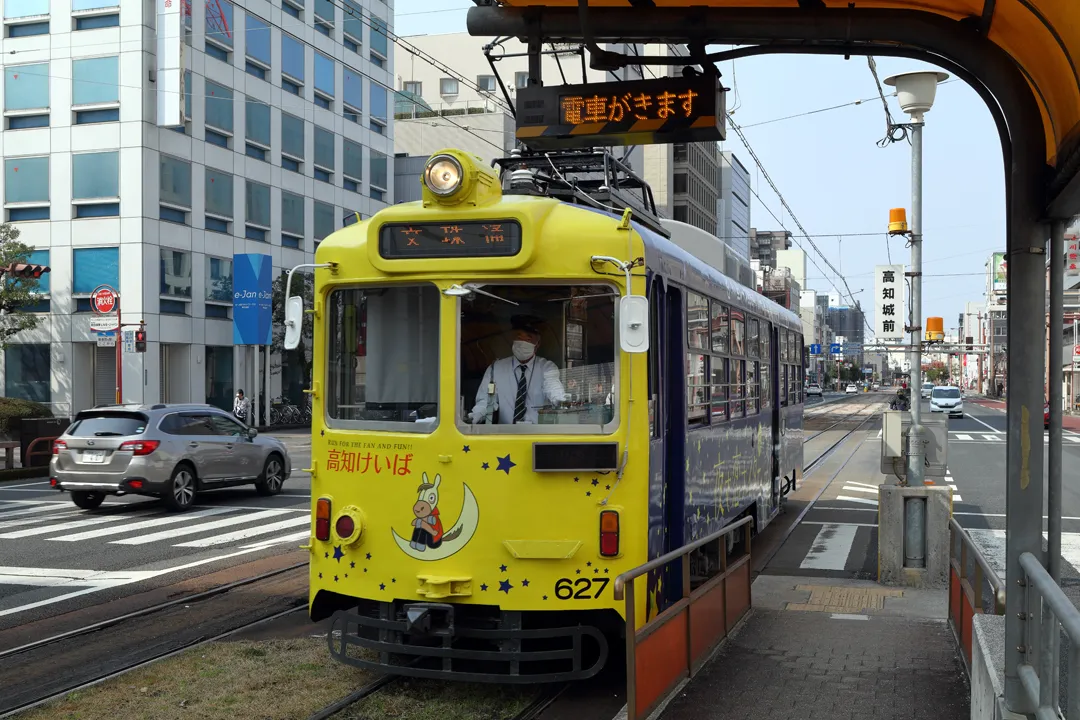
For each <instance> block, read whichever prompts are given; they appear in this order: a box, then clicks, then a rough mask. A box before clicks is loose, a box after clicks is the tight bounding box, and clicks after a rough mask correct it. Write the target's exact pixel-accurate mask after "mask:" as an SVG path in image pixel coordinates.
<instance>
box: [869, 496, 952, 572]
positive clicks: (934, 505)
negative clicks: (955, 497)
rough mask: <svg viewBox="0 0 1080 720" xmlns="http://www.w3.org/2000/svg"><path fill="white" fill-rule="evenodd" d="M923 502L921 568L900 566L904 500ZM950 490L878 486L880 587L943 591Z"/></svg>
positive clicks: (947, 556) (947, 553)
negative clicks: (923, 559) (927, 588)
mask: <svg viewBox="0 0 1080 720" xmlns="http://www.w3.org/2000/svg"><path fill="white" fill-rule="evenodd" d="M912 497H915V498H925V499H926V523H925V532H926V544H925V547H926V552H925V558H926V560H925V564H924V567H922V568H906V567H904V532H905V527H904V501H905V500H906V499H907V498H912ZM950 517H952V491H951V490H950V489H949V488H947V487H936V486H924V487H901V486H899V485H880V486H878V582H880V583H881V584H882V585H904V586H907V587H931V588H937V587H941V588H944V587H946V586H947V585H948V584H949V518H950Z"/></svg>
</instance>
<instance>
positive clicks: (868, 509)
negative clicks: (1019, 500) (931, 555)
mask: <svg viewBox="0 0 1080 720" xmlns="http://www.w3.org/2000/svg"><path fill="white" fill-rule="evenodd" d="M839 499H840V498H837V500H839ZM810 510H811V511H813V510H834V511H836V512H872V513H876V512H877V508H842V507H832V506H830V505H823V506H821V507H818V506H817V505H814V506H813V507H812V508H810ZM955 514H957V515H959V514H960V513H955ZM1001 517H1005V516H1004V515H1002V516H1001ZM1077 519H1078V520H1080V518H1077Z"/></svg>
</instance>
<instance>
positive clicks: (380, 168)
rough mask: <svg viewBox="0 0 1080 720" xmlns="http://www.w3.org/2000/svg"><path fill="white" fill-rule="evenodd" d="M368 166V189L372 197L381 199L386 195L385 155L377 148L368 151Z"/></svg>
mask: <svg viewBox="0 0 1080 720" xmlns="http://www.w3.org/2000/svg"><path fill="white" fill-rule="evenodd" d="M368 168H369V169H370V171H371V172H370V173H368V176H369V177H370V178H371V181H370V183H369V187H368V190H369V192H370V194H371V197H372V199H374V200H382V199H384V198H385V196H386V189H387V182H386V179H387V178H386V155H384V154H383V153H381V152H379V151H378V150H370V151H369V160H368Z"/></svg>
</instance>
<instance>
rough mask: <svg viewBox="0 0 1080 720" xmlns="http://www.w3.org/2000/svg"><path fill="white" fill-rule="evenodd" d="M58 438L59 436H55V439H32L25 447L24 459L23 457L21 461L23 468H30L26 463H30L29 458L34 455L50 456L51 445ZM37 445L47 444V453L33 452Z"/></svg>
mask: <svg viewBox="0 0 1080 720" xmlns="http://www.w3.org/2000/svg"><path fill="white" fill-rule="evenodd" d="M59 437H60V436H59V435H57V436H56V437H39V438H34V439H33V440H31V441H30V444H29V445H27V446H26V457H24V458H23V459H22V465H23V467H24V468H25V467H31V466H30V465H27V463H28V462H29V461H30V458H32V457H33V456H35V455H52V443H53V442H54V441H55V440H57V439H59ZM38 443H48V445H49V450H48V452H34V447H35V446H36V445H37V444H38Z"/></svg>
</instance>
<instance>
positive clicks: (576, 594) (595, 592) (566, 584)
mask: <svg viewBox="0 0 1080 720" xmlns="http://www.w3.org/2000/svg"><path fill="white" fill-rule="evenodd" d="M607 584H608V578H595V579H594V578H578V579H577V580H571V579H570V578H560V579H559V580H557V581H556V582H555V597H557V598H559V599H560V600H570V599H571V598H572V599H574V600H595V599H597V598H599V597H600V595H601V594H602V593H603V592H604V588H606V587H607ZM597 588H599V589H597Z"/></svg>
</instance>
